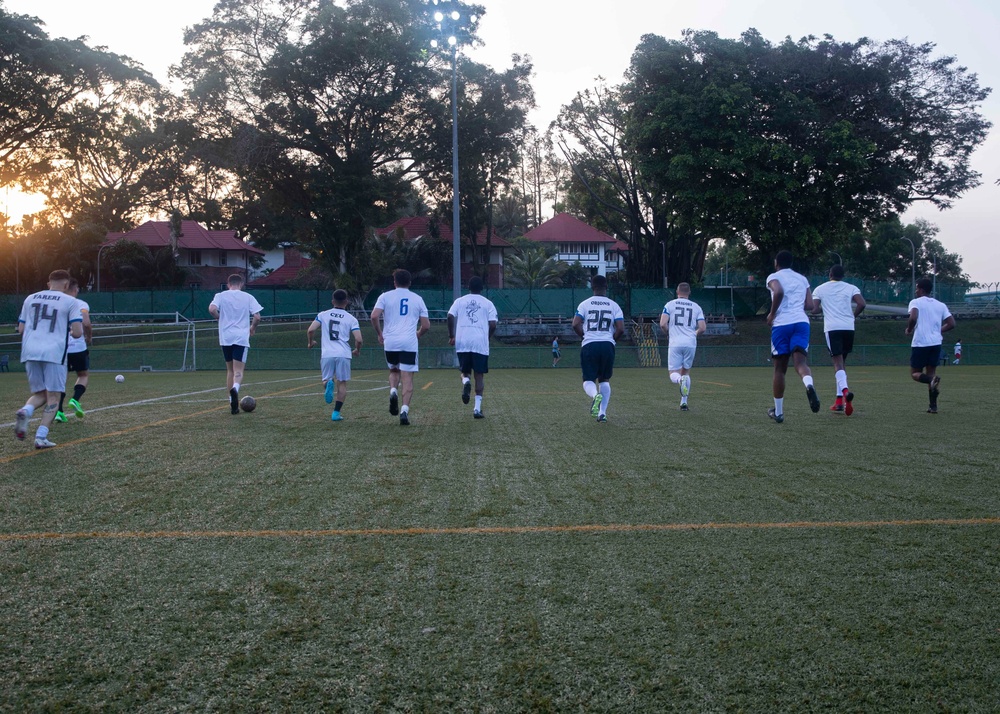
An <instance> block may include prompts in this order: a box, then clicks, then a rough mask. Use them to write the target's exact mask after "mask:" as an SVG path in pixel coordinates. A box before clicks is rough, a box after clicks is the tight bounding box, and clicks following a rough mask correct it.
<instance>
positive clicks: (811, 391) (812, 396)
mask: <svg viewBox="0 0 1000 714" xmlns="http://www.w3.org/2000/svg"><path fill="white" fill-rule="evenodd" d="M806 397H808V398H809V408H810V409H812V410H813V414H815V413H816V412H818V411H819V396H818V395H817V394H816V388H815V387H814V386H812V385H811V384H810V385H809V386H808V387H806Z"/></svg>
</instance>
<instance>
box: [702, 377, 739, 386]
mask: <svg viewBox="0 0 1000 714" xmlns="http://www.w3.org/2000/svg"><path fill="white" fill-rule="evenodd" d="M698 383H699V384H714V385H715V386H716V387H732V386H733V385H731V384H725V383H723V382H709V381H707V380H701V379H699V380H698Z"/></svg>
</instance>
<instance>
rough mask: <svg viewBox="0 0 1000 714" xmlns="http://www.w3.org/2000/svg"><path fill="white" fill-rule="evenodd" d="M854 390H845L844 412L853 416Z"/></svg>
mask: <svg viewBox="0 0 1000 714" xmlns="http://www.w3.org/2000/svg"><path fill="white" fill-rule="evenodd" d="M853 402H854V392H849V391H847V390H846V389H845V390H844V414H845V415H847V416H851V414H853V413H854V404H853Z"/></svg>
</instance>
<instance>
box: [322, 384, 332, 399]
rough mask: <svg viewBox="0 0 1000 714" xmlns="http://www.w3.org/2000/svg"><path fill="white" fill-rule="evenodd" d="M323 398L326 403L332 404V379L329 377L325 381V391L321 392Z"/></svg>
mask: <svg viewBox="0 0 1000 714" xmlns="http://www.w3.org/2000/svg"><path fill="white" fill-rule="evenodd" d="M323 399H325V400H326V403H327V404H333V380H332V379H331V380H330V381H329V382H327V383H326V391H325V392H324V393H323Z"/></svg>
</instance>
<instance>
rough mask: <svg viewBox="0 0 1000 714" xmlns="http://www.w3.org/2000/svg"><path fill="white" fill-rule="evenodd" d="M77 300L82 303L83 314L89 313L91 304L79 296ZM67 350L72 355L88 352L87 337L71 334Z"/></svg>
mask: <svg viewBox="0 0 1000 714" xmlns="http://www.w3.org/2000/svg"><path fill="white" fill-rule="evenodd" d="M76 300H77V302H79V303H80V313H81V315H89V314H90V305H88V304H87V303H86V302H84V301H83V300H81V299H80V298H77V299H76ZM66 351H67V352H68V353H69V354H71V355H73V354H76V353H78V352H86V351H87V338H86V337H73V335H70V336H69V344H68V348H67V350H66Z"/></svg>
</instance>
